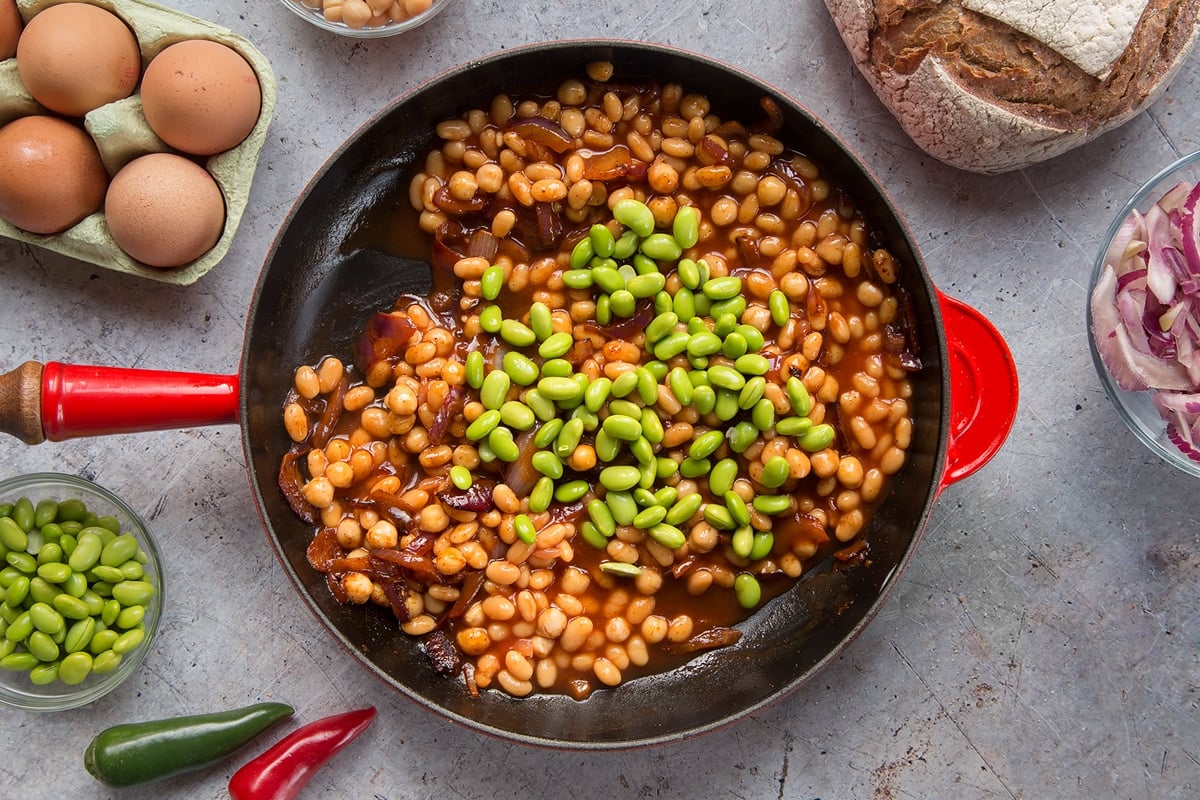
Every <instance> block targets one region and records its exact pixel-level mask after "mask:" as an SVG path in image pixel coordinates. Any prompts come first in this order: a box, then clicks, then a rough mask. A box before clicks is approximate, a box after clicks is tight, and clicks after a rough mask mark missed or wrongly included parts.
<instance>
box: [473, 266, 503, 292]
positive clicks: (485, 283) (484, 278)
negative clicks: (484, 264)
mask: <svg viewBox="0 0 1200 800" xmlns="http://www.w3.org/2000/svg"><path fill="white" fill-rule="evenodd" d="M503 288H504V267H502V266H500V265H499V264H493V265H492V266H490V267H488V268H487V269H485V270H484V271H483V275H481V276H480V277H479V293H480V294H481V295H482V296H483V299H484V300H495V299H496V298H497V297H499V296H500V290H501V289H503Z"/></svg>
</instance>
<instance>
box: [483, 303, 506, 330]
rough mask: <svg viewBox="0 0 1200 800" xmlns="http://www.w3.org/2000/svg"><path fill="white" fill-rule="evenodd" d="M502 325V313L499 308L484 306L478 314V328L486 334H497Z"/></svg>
mask: <svg viewBox="0 0 1200 800" xmlns="http://www.w3.org/2000/svg"><path fill="white" fill-rule="evenodd" d="M503 324H504V312H503V311H501V310H500V306H484V308H483V310H482V311H480V312H479V327H480V328H483V330H484V331H485V332H487V333H499V332H500V326H501V325H503Z"/></svg>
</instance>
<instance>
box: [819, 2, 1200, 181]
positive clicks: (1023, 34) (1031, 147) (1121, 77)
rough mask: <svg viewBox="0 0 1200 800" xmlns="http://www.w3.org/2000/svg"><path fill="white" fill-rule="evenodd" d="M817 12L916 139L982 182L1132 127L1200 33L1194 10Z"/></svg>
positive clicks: (897, 7)
mask: <svg viewBox="0 0 1200 800" xmlns="http://www.w3.org/2000/svg"><path fill="white" fill-rule="evenodd" d="M825 4H826V5H827V6H828V7H829V11H830V13H831V14H832V16H833V20H834V23H835V24H836V25H837V28H838V30H839V32H840V33H841V35H842V38H843V40H845V42H846V46H847V47H848V48H849V50H850V53H851V55H852V56H853V58H854V62H855V63H856V64H857V65H858V68H859V70H860V71H861V72H862V74H863V75H864V76H865V77H866V79H867V82H868V83H870V85H871V87H872V88H873V89H874V90H875V93H876V94H877V95H879V98H880V100H882V101H883V103H884V105H886V106H887V107H888V109H889V110H890V111H891V112H892V114H893V115H895V117H896V119H897V120H899V122H900V124H901V126H903V128H904V130H905V131H906V132H907V133H908V134H909V136H911V137H912V139H913V141H915V142H916V143H917V144H918V145H919V146H920V147H921V148H922V149H924V150H925V151H926V152H928V153H929V154H930V155H932V156H934V157H935V158H937V159H939V160H941V161H944V162H946V163H947V164H950V165H952V166H955V167H959V168H961V169H965V170H970V171H972V172H982V173H999V172H1007V171H1010V170H1014V169H1021V168H1023V167H1026V166H1029V165H1030V164H1034V163H1037V162H1039V161H1043V160H1045V159H1048V158H1052V157H1053V156H1057V155H1060V154H1061V153H1064V152H1066V151H1067V150H1070V149H1071V148H1073V147H1077V146H1079V145H1081V144H1083V143H1084V142H1087V141H1090V140H1091V139H1094V138H1095V137H1096V136H1099V135H1100V134H1101V133H1104V132H1105V131H1108V130H1111V129H1112V128H1115V127H1117V126H1118V125H1122V124H1124V123H1125V122H1127V121H1129V119H1130V118H1132V117H1133V116H1134V115H1136V114H1137V113H1138V112H1140V111H1142V110H1143V109H1144V108H1146V107H1147V106H1148V105H1150V104H1151V103H1153V102H1154V101H1155V100H1156V99H1157V98H1158V97H1159V95H1161V94H1162V92H1163V91H1164V90H1165V89H1166V87H1167V85H1168V83H1169V82H1170V80H1171V78H1172V77H1173V76H1174V75H1175V73H1176V71H1177V70H1178V69H1179V67H1180V65H1182V63H1183V62H1184V60H1185V59H1186V58H1187V55H1188V53H1189V51H1190V50H1191V48H1192V45H1193V44H1194V43H1195V41H1196V38H1197V33H1198V32H1200V24H1198V17H1197V15H1198V12H1200V0H1097V2H1085V0H825Z"/></svg>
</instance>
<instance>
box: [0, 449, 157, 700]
mask: <svg viewBox="0 0 1200 800" xmlns="http://www.w3.org/2000/svg"><path fill="white" fill-rule="evenodd" d="M56 487H64V488H67V489H73V490H76V491H78V492H79V493H80V494H89V493H90V494H91V495H93V496H94V498H95V499H98V500H101V501H104V502H106V503H108V504H110V505H111V506H112V508H113V509H115V511H117V512H119V513H120V514H121V515H125V516H126V517H128V521H129V522H130V523H132V524H131V525H130V528H134V527H136V528H137V530H136V531H133V530H131V531H130V532H132V533H134V535H135V536H137V538H138V542H139V544H140V546H141V548H142V549H143V550H144V551H145V552H146V555H147V564H152V565H153V570H154V588H155V592H154V599H153V602H151V603H150V605H149V606H148V607H147V609H146V616H145V618H144V625H145V630H146V639H145V640H144V641H143V642H142V643H141V645H139V646H138V647H137V648H136V649H134V650H133V652H131V653H129V654H128V655H126V656H125V657H124V658H123V659H122V660H121V663H120V665H118V667H117V668H116V669H115V670H113V671H112V672H110V673H108V674H107V675H104V676H103V677H102V678H100V679H99V680H96V681H92V680H90V678H91V676H90V675H89V679H87V680H85V681H84V682H83V683H81V684H79V685H78V686H76V687H73V690H71V691H68V690H63V691H60V692H58V693H55V694H45V693H40V692H44V691H45V689H47V688H49V687H41V686H35V685H33V684H30V685H29V686H30V688H29V689H26V690H24V691H18V690H15V689H14V688H13V687H12V686H9V685H7V684H6V683H3V682H0V706H3V707H6V708H12V709H17V710H21V711H33V712H47V711H66V710H68V709H73V708H79V707H80V706H84V705H87V704H89V703H92V702H95V701H96V700H99V699H100V698H102V697H104V696H105V695H107V694H109V693H110V692H111V691H113V690H114V689H116V688H117V687H118V686H120V685H121V684H123V683H124V682H125V681H126V680H127V679H128V678H129V677H130V676H131V675H133V673H134V672H136V671H137V669H138V667H139V666H140V665H141V663H142V661H143V660H144V659H145V658H146V655H147V654H148V653H149V652H150V648H151V646H152V644H153V642H154V640H155V639H156V637H157V634H158V629H159V626H160V624H161V619H162V612H163V605H164V604H163V599H164V597H165V595H164V579H163V562H162V555H161V552H160V550H159V548H158V543H157V542H156V541H155V538H154V533H153V531H152V530H151V529H150V526H149V525H148V524H147V523H146V520H145V518H144V517H142V515H141V514H139V513H137V512H136V511H134V510H133V508H131V507H130V505H129V504H128V503H127V502H125V501H124V500H123V499H121V498H120V497H119V496H117V494H116V493H115V492H113V491H112V490H111V489H108V488H106V487H105V486H102V485H101V484H99V483H97V482H95V481H94V480H91V479H89V478H85V477H83V476H80V475H72V474H69V473H62V472H29V473H24V474H21V475H16V476H14V477H11V478H5V479H3V480H0V501H4V502H8V500H7V498H10V497H11V498H13V499H15V498H16V497H17V496H18V495H17V492H21V491H27V490H29V489H31V488H47V489H53V488H56ZM59 499H62V498H59ZM83 499H84V500H85V502H86V501H87V499H88V498H86V497H85V498H83ZM123 522H125V521H124V520H123ZM11 674H12V675H14V676H15V675H17V674H18V673H11ZM52 686H55V687H62V686H64V685H63V684H59V683H57V682H56V683H54V684H52Z"/></svg>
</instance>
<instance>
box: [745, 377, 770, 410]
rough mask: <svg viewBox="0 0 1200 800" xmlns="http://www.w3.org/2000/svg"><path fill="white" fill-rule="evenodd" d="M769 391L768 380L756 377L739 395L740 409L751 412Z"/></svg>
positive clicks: (747, 383) (749, 381)
mask: <svg viewBox="0 0 1200 800" xmlns="http://www.w3.org/2000/svg"><path fill="white" fill-rule="evenodd" d="M766 391H767V379H766V378H764V377H762V376H761V375H755V376H754V377H753V378H751V379H750V380H748V381H746V385H745V386H743V387H742V391H741V392H739V393H738V408H740V409H742V410H743V411H749V410H750V409H751V408H753V407H754V405H755V404H756V403H758V401H759V400H762V399H763V395H764V394H765V393H766Z"/></svg>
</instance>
